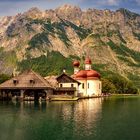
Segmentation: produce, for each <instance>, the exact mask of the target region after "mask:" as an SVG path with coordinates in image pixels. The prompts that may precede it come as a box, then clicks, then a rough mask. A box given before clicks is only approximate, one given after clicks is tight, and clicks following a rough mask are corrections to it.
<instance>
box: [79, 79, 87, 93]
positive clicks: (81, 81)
mask: <svg viewBox="0 0 140 140" xmlns="http://www.w3.org/2000/svg"><path fill="white" fill-rule="evenodd" d="M78 81H79V82H80V83H81V84H80V85H79V93H80V94H82V95H84V96H86V94H87V82H86V80H78ZM83 84H84V89H83V87H82V85H83Z"/></svg>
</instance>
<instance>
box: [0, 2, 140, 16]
mask: <svg viewBox="0 0 140 140" xmlns="http://www.w3.org/2000/svg"><path fill="white" fill-rule="evenodd" d="M64 4H72V5H77V6H80V7H81V8H82V9H87V8H97V9H111V10H116V9H119V8H127V9H129V10H131V11H134V12H137V13H139V14H140V0H0V16H5V15H15V14H17V13H21V12H24V11H27V10H28V9H30V8H31V7H38V8H40V9H41V10H45V9H51V8H52V9H54V8H56V7H59V6H61V5H64Z"/></svg>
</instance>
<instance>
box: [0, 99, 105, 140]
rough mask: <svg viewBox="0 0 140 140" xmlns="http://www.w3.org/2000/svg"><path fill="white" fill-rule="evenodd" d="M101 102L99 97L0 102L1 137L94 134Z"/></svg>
mask: <svg viewBox="0 0 140 140" xmlns="http://www.w3.org/2000/svg"><path fill="white" fill-rule="evenodd" d="M102 102H103V100H102V99H101V98H100V99H89V100H88V99H87V100H79V101H78V102H38V103H34V102H21V103H17V102H14V103H9V104H5V103H4V104H2V103H0V109H1V116H0V140H5V139H10V140H19V139H20V140H22V139H26V140H28V139H40V140H41V139H46V136H47V138H50V139H59V137H60V139H66V138H67V139H68V138H69V139H78V138H79V137H83V138H86V137H87V136H90V135H96V127H97V125H98V122H99V121H100V119H101V117H102V115H101V112H102ZM2 126H3V127H2ZM4 132H6V133H7V135H6V136H5V133H4Z"/></svg>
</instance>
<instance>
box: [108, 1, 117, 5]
mask: <svg viewBox="0 0 140 140" xmlns="http://www.w3.org/2000/svg"><path fill="white" fill-rule="evenodd" d="M107 4H108V5H110V6H117V5H119V1H118V0H108V1H107Z"/></svg>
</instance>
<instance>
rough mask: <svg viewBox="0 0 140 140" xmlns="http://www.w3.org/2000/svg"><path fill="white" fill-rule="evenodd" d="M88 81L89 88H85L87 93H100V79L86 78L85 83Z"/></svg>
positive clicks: (89, 94) (90, 94)
mask: <svg viewBox="0 0 140 140" xmlns="http://www.w3.org/2000/svg"><path fill="white" fill-rule="evenodd" d="M88 83H89V88H87V95H88V96H92V95H97V96H98V95H101V91H102V89H101V87H102V85H101V81H100V80H87V85H88Z"/></svg>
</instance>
